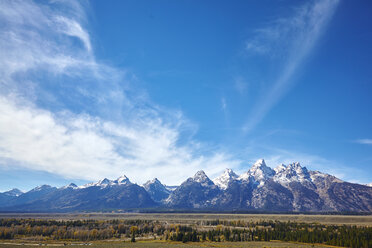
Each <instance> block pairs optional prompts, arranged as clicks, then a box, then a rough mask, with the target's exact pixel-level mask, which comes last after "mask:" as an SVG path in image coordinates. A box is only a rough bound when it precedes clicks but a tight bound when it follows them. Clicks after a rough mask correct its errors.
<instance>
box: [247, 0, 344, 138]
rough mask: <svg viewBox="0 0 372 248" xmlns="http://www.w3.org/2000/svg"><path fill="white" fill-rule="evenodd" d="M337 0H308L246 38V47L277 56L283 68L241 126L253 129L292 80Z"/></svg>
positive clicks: (315, 41)
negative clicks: (309, 0) (290, 12)
mask: <svg viewBox="0 0 372 248" xmlns="http://www.w3.org/2000/svg"><path fill="white" fill-rule="evenodd" d="M338 3H339V1H338V0H324V1H323V0H322V1H311V2H308V3H306V4H304V5H303V6H301V7H299V8H296V9H295V11H294V14H293V15H292V16H291V17H288V18H279V19H277V20H275V21H273V22H272V23H271V24H270V25H269V26H268V27H265V28H261V29H258V30H257V31H256V34H255V35H254V36H253V37H252V38H251V39H249V40H248V41H247V42H246V51H247V52H249V53H253V54H258V55H262V56H268V57H269V58H271V59H274V60H277V61H278V62H277V63H278V66H280V67H281V68H282V69H281V71H280V73H279V74H278V75H277V77H276V80H274V81H273V83H272V84H270V88H269V89H268V90H267V91H265V93H264V94H263V95H262V96H261V98H260V99H259V100H258V102H257V103H256V105H255V106H254V110H253V111H252V113H251V114H250V116H249V118H248V120H247V121H246V123H245V124H244V126H243V129H244V130H245V131H246V132H248V131H250V130H252V129H253V128H254V127H255V126H256V125H257V124H258V123H259V122H261V121H262V119H263V118H264V117H265V115H266V114H267V113H268V112H269V111H270V109H271V108H272V107H273V106H274V105H275V104H276V103H277V102H278V101H279V100H280V98H281V97H282V96H283V95H284V94H285V93H286V92H287V91H288V90H289V88H290V87H291V85H292V84H293V83H294V82H293V80H292V78H293V76H294V75H295V73H296V71H297V69H299V68H300V66H301V65H302V64H303V62H304V60H305V58H306V57H307V56H309V54H310V53H311V51H312V50H313V49H314V47H315V45H316V43H317V41H318V40H319V37H320V36H321V35H322V33H323V32H324V30H325V29H326V26H327V24H328V22H329V20H330V19H331V17H332V15H333V13H334V12H335V9H336V7H337V5H338Z"/></svg>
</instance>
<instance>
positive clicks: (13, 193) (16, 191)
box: [4, 188, 23, 196]
mask: <svg viewBox="0 0 372 248" xmlns="http://www.w3.org/2000/svg"><path fill="white" fill-rule="evenodd" d="M4 194H5V195H7V196H20V195H22V194H23V192H22V191H20V190H19V189H16V188H14V189H11V190H9V191H5V192H4Z"/></svg>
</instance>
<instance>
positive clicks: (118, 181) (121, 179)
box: [114, 175, 131, 185]
mask: <svg viewBox="0 0 372 248" xmlns="http://www.w3.org/2000/svg"><path fill="white" fill-rule="evenodd" d="M130 183H131V181H130V180H129V178H128V177H127V176H126V175H123V176H121V177H118V178H117V179H116V180H115V181H114V184H118V185H123V184H130Z"/></svg>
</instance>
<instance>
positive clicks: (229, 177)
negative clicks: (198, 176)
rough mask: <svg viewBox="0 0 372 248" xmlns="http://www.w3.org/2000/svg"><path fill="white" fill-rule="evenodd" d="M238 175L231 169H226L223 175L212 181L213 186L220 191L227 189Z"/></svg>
mask: <svg viewBox="0 0 372 248" xmlns="http://www.w3.org/2000/svg"><path fill="white" fill-rule="evenodd" d="M237 179H238V175H236V174H235V173H234V171H233V170H231V169H226V170H225V171H224V173H223V174H222V175H221V176H219V177H217V178H215V179H214V180H213V182H214V184H215V185H217V186H218V187H219V188H220V189H223V190H225V189H227V188H228V186H229V184H230V183H232V182H234V181H236V180H237Z"/></svg>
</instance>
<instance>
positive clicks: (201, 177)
mask: <svg viewBox="0 0 372 248" xmlns="http://www.w3.org/2000/svg"><path fill="white" fill-rule="evenodd" d="M191 179H192V180H193V181H194V182H197V183H200V184H202V185H203V186H205V185H213V184H214V183H213V182H212V181H211V180H210V179H209V177H208V176H207V175H206V174H205V172H204V171H203V170H200V171H198V172H196V174H195V175H194V176H193V177H192V178H191Z"/></svg>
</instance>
